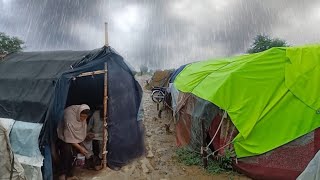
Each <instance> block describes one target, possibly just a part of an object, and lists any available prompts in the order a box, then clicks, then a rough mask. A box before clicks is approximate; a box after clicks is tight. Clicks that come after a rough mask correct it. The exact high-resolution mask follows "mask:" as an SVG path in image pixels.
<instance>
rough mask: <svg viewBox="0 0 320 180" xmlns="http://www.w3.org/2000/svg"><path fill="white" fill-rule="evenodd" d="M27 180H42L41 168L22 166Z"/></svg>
mask: <svg viewBox="0 0 320 180" xmlns="http://www.w3.org/2000/svg"><path fill="white" fill-rule="evenodd" d="M21 165H22V167H23V169H24V174H25V176H26V178H27V180H42V172H41V168H40V167H36V166H30V165H25V164H21Z"/></svg>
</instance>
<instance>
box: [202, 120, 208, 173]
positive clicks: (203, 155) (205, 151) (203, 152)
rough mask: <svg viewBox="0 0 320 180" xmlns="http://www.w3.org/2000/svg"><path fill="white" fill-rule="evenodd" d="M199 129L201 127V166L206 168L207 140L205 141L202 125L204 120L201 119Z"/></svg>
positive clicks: (204, 131)
mask: <svg viewBox="0 0 320 180" xmlns="http://www.w3.org/2000/svg"><path fill="white" fill-rule="evenodd" d="M201 129H202V148H201V151H202V152H201V154H202V161H203V167H204V168H205V169H207V167H208V159H207V155H208V152H207V142H206V130H205V127H204V120H203V119H202V120H201Z"/></svg>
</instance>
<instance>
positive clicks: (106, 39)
mask: <svg viewBox="0 0 320 180" xmlns="http://www.w3.org/2000/svg"><path fill="white" fill-rule="evenodd" d="M104 33H105V34H104V36H105V42H104V43H105V44H104V45H105V46H106V47H108V46H109V37H108V23H107V22H105V23H104Z"/></svg>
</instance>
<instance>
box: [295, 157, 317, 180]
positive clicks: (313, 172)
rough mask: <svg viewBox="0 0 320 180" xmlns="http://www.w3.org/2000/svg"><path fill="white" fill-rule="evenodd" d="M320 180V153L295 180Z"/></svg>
mask: <svg viewBox="0 0 320 180" xmlns="http://www.w3.org/2000/svg"><path fill="white" fill-rule="evenodd" d="M305 179H308V180H320V151H318V153H317V154H316V155H315V156H314V158H313V159H312V160H311V161H310V163H309V164H308V166H307V167H306V169H305V170H304V171H303V172H302V173H301V174H300V176H299V177H298V178H297V180H305Z"/></svg>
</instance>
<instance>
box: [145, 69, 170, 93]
mask: <svg viewBox="0 0 320 180" xmlns="http://www.w3.org/2000/svg"><path fill="white" fill-rule="evenodd" d="M172 72H173V71H172V70H163V71H162V70H157V71H156V72H154V74H153V76H152V77H151V79H150V80H149V82H148V83H147V85H146V89H148V90H151V89H152V88H153V87H168V85H169V80H170V76H171V74H172Z"/></svg>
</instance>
